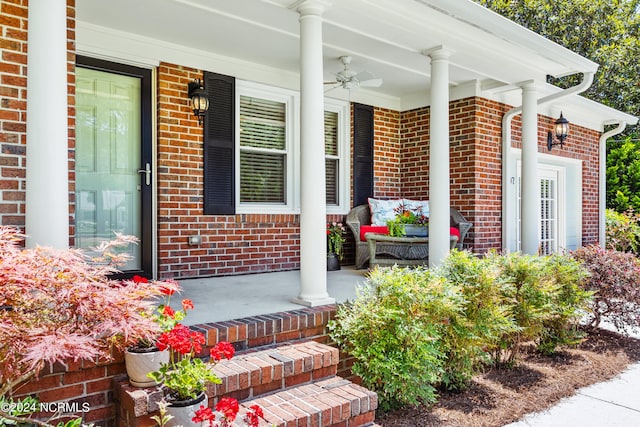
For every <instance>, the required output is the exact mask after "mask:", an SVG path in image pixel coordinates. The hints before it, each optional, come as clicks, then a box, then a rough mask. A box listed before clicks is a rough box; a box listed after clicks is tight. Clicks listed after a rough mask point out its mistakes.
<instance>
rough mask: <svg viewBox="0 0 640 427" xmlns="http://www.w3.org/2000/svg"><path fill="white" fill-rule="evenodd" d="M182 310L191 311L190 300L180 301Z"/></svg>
mask: <svg viewBox="0 0 640 427" xmlns="http://www.w3.org/2000/svg"><path fill="white" fill-rule="evenodd" d="M182 309H183V310H184V311H187V310H193V301H191V300H190V299H183V300H182Z"/></svg>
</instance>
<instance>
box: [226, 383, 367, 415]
mask: <svg viewBox="0 0 640 427" xmlns="http://www.w3.org/2000/svg"><path fill="white" fill-rule="evenodd" d="M251 405H259V406H260V407H261V408H262V410H263V412H264V418H265V419H264V420H263V421H261V423H260V426H261V427H266V426H275V427H303V426H304V427H365V426H367V427H373V426H375V424H374V419H375V410H376V408H377V407H378V397H377V395H376V393H374V392H372V391H369V390H367V389H366V388H364V387H362V386H360V385H357V384H354V383H352V382H351V381H349V380H346V379H344V378H340V377H333V378H328V379H324V380H321V381H316V382H314V383H313V384H305V385H300V386H297V387H294V388H291V389H287V390H282V391H278V392H276V393H273V394H270V395H266V396H261V397H258V398H256V399H252V400H249V401H245V402H243V403H242V404H241V406H242V408H243V409H241V412H240V414H239V415H238V420H241V419H242V414H243V413H244V412H245V411H246V408H248V407H249V406H251ZM234 425H236V426H241V425H242V422H241V421H236V424H234Z"/></svg>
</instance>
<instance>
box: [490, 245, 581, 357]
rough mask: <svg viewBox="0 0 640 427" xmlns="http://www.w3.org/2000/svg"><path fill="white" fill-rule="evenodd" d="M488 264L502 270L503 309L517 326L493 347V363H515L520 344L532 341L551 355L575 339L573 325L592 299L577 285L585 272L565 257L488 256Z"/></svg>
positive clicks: (519, 254) (520, 347)
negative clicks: (560, 346) (559, 345)
mask: <svg viewBox="0 0 640 427" xmlns="http://www.w3.org/2000/svg"><path fill="white" fill-rule="evenodd" d="M487 262H489V263H495V264H496V265H497V266H498V268H499V269H500V279H499V280H500V281H501V282H502V283H501V285H500V287H501V289H502V292H503V298H504V299H503V302H504V304H505V309H506V310H507V311H508V312H509V313H510V316H511V317H512V319H513V320H514V322H515V323H516V325H517V329H516V330H515V331H514V332H511V333H507V334H504V335H503V336H502V337H501V339H500V340H499V342H498V345H497V347H495V348H494V360H495V361H496V362H503V363H506V364H509V365H512V364H514V363H515V361H516V359H517V357H518V354H519V353H520V352H521V349H522V346H523V345H524V344H525V343H528V342H531V341H533V342H535V343H536V344H537V345H538V348H539V349H541V350H543V351H545V352H547V353H548V352H552V351H553V350H554V349H555V348H556V346H557V345H558V344H567V343H571V342H573V341H574V340H575V338H577V337H576V335H575V333H574V331H576V329H575V325H576V324H577V323H578V321H579V319H580V316H581V315H582V312H581V310H582V309H583V308H584V307H586V306H587V304H588V301H589V298H590V295H589V294H588V293H586V292H584V291H583V290H582V288H580V287H579V285H580V282H581V280H582V278H583V277H584V274H583V273H581V272H580V266H579V264H577V263H575V262H574V263H572V260H570V259H568V257H567V256H566V255H553V256H535V255H525V254H521V253H511V254H507V255H497V254H495V253H492V254H489V255H488V257H487Z"/></svg>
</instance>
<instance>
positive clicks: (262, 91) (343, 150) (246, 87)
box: [235, 80, 351, 215]
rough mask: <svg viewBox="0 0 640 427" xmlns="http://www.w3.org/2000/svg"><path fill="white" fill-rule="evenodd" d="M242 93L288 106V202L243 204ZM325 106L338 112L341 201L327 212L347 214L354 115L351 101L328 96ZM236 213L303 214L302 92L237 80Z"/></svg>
mask: <svg viewBox="0 0 640 427" xmlns="http://www.w3.org/2000/svg"><path fill="white" fill-rule="evenodd" d="M240 96H253V97H256V98H262V99H269V100H273V101H278V102H283V103H285V105H286V107H285V108H286V120H287V124H286V130H285V132H286V144H287V162H286V168H287V172H286V198H287V203H285V204H266V203H240ZM324 109H325V110H326V111H331V112H336V113H338V155H339V168H338V174H339V176H338V200H339V203H338V204H337V205H327V208H326V209H327V214H336V215H344V214H347V213H348V212H349V204H350V200H351V183H350V171H351V147H350V141H351V140H350V135H351V117H350V104H349V102H348V101H342V100H338V99H332V98H325V100H324ZM235 132H236V147H235V150H236V151H235V157H236V165H237V167H236V170H235V182H236V191H235V193H236V194H235V197H236V212H237V213H239V214H251V213H270V214H273V213H275V214H278V213H282V214H299V213H300V172H301V171H300V95H299V94H298V92H295V91H292V90H288V89H282V88H278V87H274V86H268V85H264V84H260V83H255V82H250V81H245V80H236V123H235Z"/></svg>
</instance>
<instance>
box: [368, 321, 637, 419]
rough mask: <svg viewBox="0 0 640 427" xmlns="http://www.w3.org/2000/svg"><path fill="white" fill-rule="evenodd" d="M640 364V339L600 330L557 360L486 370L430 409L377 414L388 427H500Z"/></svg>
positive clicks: (532, 357)
mask: <svg viewBox="0 0 640 427" xmlns="http://www.w3.org/2000/svg"><path fill="white" fill-rule="evenodd" d="M638 361H640V340H637V339H634V338H630V337H626V336H623V335H620V334H617V333H615V332H609V331H605V330H601V329H597V330H594V331H591V332H590V333H589V335H588V336H587V338H586V339H585V340H584V342H582V343H581V344H580V345H578V346H577V347H575V348H570V349H566V350H563V351H561V352H559V353H557V354H556V355H553V356H542V355H540V354H538V353H536V352H535V351H534V350H533V349H531V350H530V351H527V352H526V353H525V354H523V355H522V357H521V358H520V363H519V364H518V366H517V367H515V368H513V369H507V368H487V370H486V371H485V372H484V373H483V374H480V375H477V376H476V377H474V379H473V381H472V383H471V384H470V386H469V388H468V389H466V390H465V391H463V392H460V393H451V392H441V393H440V397H439V399H438V402H437V403H436V404H435V405H434V406H433V407H431V408H429V407H416V408H407V409H402V410H396V411H392V412H390V413H386V414H383V413H378V416H377V418H376V422H377V423H378V424H380V425H382V426H383V427H430V426H455V427H499V426H503V425H505V424H509V423H511V422H514V421H517V420H519V419H520V418H522V417H523V416H524V415H525V414H528V413H531V412H538V411H542V410H544V409H547V408H549V407H551V406H553V405H554V404H556V403H558V401H559V400H560V399H562V398H564V397H568V396H571V395H573V394H574V393H575V390H576V389H579V388H581V387H585V386H588V385H591V384H595V383H598V382H602V381H606V380H609V379H611V378H613V377H615V376H616V375H618V374H619V373H621V372H622V371H623V370H624V369H625V368H626V367H627V366H628V365H629V364H631V363H634V362H638Z"/></svg>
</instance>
